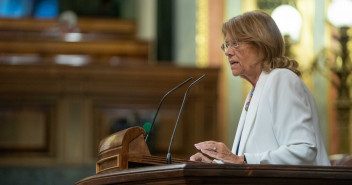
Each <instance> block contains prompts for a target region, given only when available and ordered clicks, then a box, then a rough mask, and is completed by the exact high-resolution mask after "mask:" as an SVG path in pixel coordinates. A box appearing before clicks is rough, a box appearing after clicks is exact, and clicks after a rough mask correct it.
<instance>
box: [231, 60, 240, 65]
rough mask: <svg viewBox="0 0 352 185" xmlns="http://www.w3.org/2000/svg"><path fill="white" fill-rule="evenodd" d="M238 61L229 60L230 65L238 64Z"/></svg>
mask: <svg viewBox="0 0 352 185" xmlns="http://www.w3.org/2000/svg"><path fill="white" fill-rule="evenodd" d="M238 63H239V62H238V61H230V64H231V65H234V64H238Z"/></svg>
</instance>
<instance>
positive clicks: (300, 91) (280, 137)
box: [232, 69, 330, 165]
mask: <svg viewBox="0 0 352 185" xmlns="http://www.w3.org/2000/svg"><path fill="white" fill-rule="evenodd" d="M248 99H249V95H248V97H247V100H246V102H247V101H248ZM246 102H245V104H246ZM238 144H240V145H239V148H238V155H240V156H241V155H245V157H246V160H247V163H248V164H293V165H330V162H329V159H328V156H327V153H326V149H325V146H324V143H323V140H322V136H321V132H320V125H319V119H318V113H317V109H316V105H315V101H314V98H313V96H312V94H311V93H310V91H309V89H308V88H307V86H306V85H305V84H304V83H303V82H302V80H301V79H300V78H299V77H298V76H297V75H296V74H295V73H293V72H292V71H290V70H288V69H275V70H273V71H271V72H270V73H265V72H262V73H261V75H260V77H259V80H258V82H257V84H256V87H255V90H254V94H253V96H252V100H251V103H250V105H249V109H248V112H247V111H246V110H245V106H243V110H242V114H241V118H240V120H239V124H238V128H237V132H236V136H235V140H234V144H233V148H232V152H233V153H236V150H237V147H238Z"/></svg>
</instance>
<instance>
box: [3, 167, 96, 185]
mask: <svg viewBox="0 0 352 185" xmlns="http://www.w3.org/2000/svg"><path fill="white" fill-rule="evenodd" d="M94 174H95V168H94V167H91V166H89V167H81V166H79V167H77V166H65V167H0V184H2V185H64V184H67V185H69V184H70V185H73V184H75V183H76V182H78V181H80V180H82V179H83V178H85V177H88V176H91V175H94Z"/></svg>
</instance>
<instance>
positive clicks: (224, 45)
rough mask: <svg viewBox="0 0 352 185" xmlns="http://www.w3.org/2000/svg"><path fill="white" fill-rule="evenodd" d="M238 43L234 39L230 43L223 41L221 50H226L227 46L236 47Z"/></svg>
mask: <svg viewBox="0 0 352 185" xmlns="http://www.w3.org/2000/svg"><path fill="white" fill-rule="evenodd" d="M239 45H240V43H239V42H237V41H235V42H232V43H231V44H227V43H224V44H222V45H221V49H222V51H224V52H226V51H227V50H228V49H229V48H237V47H238V46H239Z"/></svg>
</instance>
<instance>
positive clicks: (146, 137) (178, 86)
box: [144, 77, 193, 142]
mask: <svg viewBox="0 0 352 185" xmlns="http://www.w3.org/2000/svg"><path fill="white" fill-rule="evenodd" d="M192 79H193V77H190V78H188V79H187V80H185V81H184V82H182V83H180V84H178V85H177V86H176V87H174V88H173V89H171V90H170V91H169V92H167V93H166V94H165V95H164V97H163V98H161V100H160V103H159V106H158V109H157V110H156V113H155V116H154V119H153V122H152V125H151V126H150V129H149V132H148V133H147V135H146V136H145V139H144V141H145V142H147V139H148V136H149V133H150V132H151V131H152V129H153V126H154V123H155V119H156V116H157V115H158V112H159V109H160V107H161V104H162V103H163V101H164V99H165V98H166V97H167V96H168V95H169V94H170V93H172V92H174V91H175V90H176V89H178V88H180V87H181V86H183V85H184V84H186V83H187V82H189V81H190V80H192Z"/></svg>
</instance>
